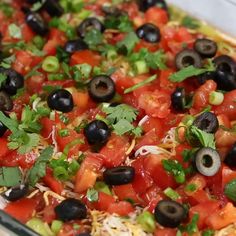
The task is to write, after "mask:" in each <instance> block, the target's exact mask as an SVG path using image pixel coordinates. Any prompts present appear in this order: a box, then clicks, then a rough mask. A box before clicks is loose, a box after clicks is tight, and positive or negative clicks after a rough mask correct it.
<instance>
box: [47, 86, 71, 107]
mask: <svg viewBox="0 0 236 236" xmlns="http://www.w3.org/2000/svg"><path fill="white" fill-rule="evenodd" d="M47 103H48V106H49V107H50V108H51V109H54V110H57V111H62V112H70V111H72V110H73V107H74V102H73V98H72V95H71V93H70V92H68V91H67V90H65V89H58V90H55V91H53V92H51V93H50V94H49V96H48V99H47Z"/></svg>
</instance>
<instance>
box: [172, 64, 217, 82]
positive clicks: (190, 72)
mask: <svg viewBox="0 0 236 236" xmlns="http://www.w3.org/2000/svg"><path fill="white" fill-rule="evenodd" d="M214 70H215V66H214V65H213V63H212V61H211V60H209V61H208V65H206V67H205V68H196V67H194V66H187V67H185V68H183V69H182V70H179V71H178V72H176V73H173V74H172V75H171V76H170V77H169V80H170V81H172V82H182V81H184V80H185V79H187V78H190V77H192V76H197V75H201V74H203V73H205V72H209V71H214Z"/></svg>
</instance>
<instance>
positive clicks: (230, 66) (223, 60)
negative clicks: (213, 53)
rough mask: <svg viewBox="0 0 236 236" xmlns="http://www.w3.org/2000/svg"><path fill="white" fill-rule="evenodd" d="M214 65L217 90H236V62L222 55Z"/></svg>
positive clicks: (216, 59) (215, 60)
mask: <svg viewBox="0 0 236 236" xmlns="http://www.w3.org/2000/svg"><path fill="white" fill-rule="evenodd" d="M214 63H215V65H216V72H215V79H214V80H215V81H216V83H217V88H218V89H222V90H225V91H231V90H234V89H236V62H235V61H234V60H233V59H232V58H231V57H229V56H227V55H221V56H218V57H216V58H215V59H214Z"/></svg>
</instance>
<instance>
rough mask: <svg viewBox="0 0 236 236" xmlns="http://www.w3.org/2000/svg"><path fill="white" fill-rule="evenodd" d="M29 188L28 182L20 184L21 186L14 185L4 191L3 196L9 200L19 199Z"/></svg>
mask: <svg viewBox="0 0 236 236" xmlns="http://www.w3.org/2000/svg"><path fill="white" fill-rule="evenodd" d="M28 190H29V186H28V185H27V184H20V185H19V186H15V187H12V188H10V189H8V190H7V191H6V192H4V193H3V197H4V198H6V199H7V200H8V201H12V202H13V201H17V200H19V199H21V198H23V197H24V196H25V195H26V194H27V193H28Z"/></svg>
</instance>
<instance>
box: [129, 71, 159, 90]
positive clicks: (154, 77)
mask: <svg viewBox="0 0 236 236" xmlns="http://www.w3.org/2000/svg"><path fill="white" fill-rule="evenodd" d="M156 78H157V75H153V76H151V77H149V78H147V79H145V80H143V81H141V82H139V83H137V84H135V85H133V86H132V87H130V88H127V89H125V91H124V94H126V93H130V92H133V91H134V90H136V89H138V88H140V87H143V86H145V85H146V84H149V83H151V82H152V81H154V80H155V79H156Z"/></svg>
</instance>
